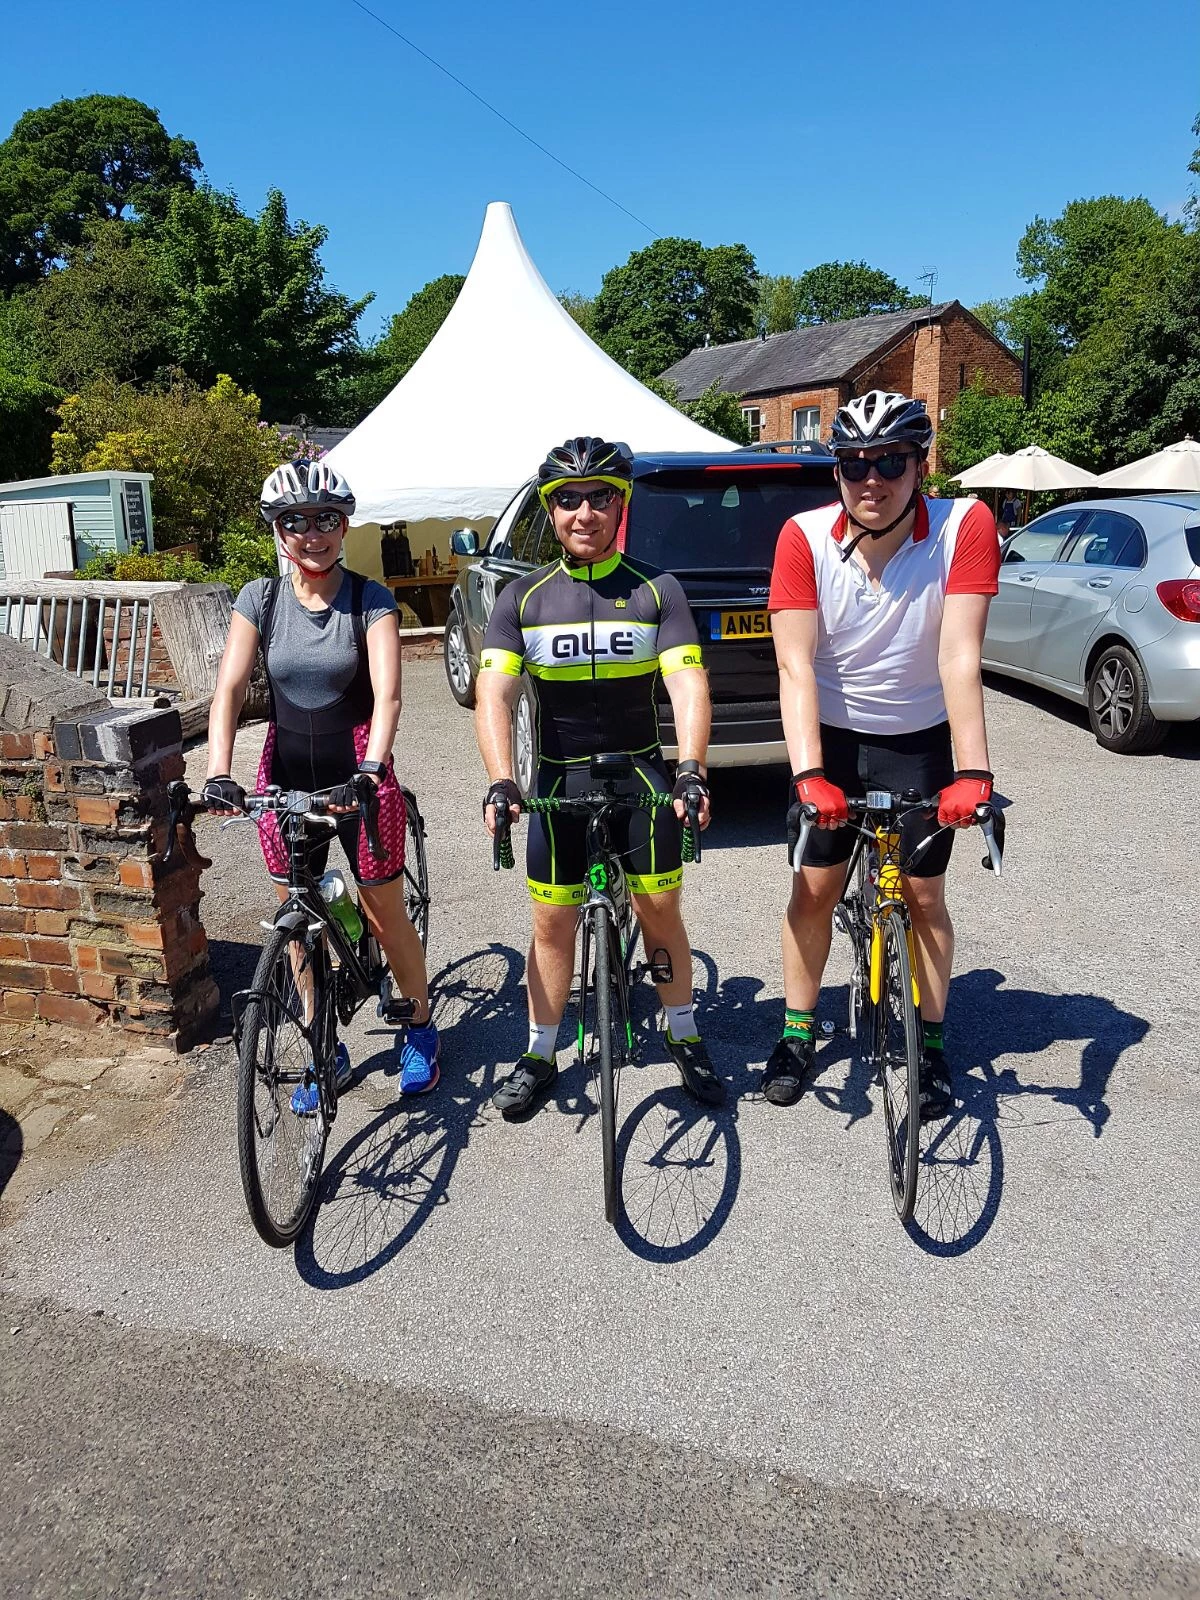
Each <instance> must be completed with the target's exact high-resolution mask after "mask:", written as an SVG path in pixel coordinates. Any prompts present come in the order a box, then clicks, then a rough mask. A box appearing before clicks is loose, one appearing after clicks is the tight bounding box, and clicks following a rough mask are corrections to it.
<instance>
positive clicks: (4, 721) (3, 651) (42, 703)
mask: <svg viewBox="0 0 1200 1600" xmlns="http://www.w3.org/2000/svg"><path fill="white" fill-rule="evenodd" d="M107 705H108V697H107V696H106V695H103V694H101V693H100V691H99V690H98V689H94V688H93V687H92V685H91V684H90V683H88V682H87V680H86V679H84V678H77V677H76V676H75V674H74V673H72V672H64V671H63V669H62V667H60V666H59V664H58V662H57V661H50V660H48V659H47V658H46V657H45V656H39V655H38V654H37V653H36V652H35V651H34V649H33V647H32V646H31V645H30V644H29V643H28V642H25V641H22V640H20V639H14V638H13V637H12V636H11V635H10V634H3V633H0V727H4V728H9V729H12V730H15V731H20V730H22V729H25V728H36V729H39V730H46V731H48V730H49V729H50V728H51V726H52V725H53V723H54V721H55V719H56V718H58V717H80V716H86V715H87V714H88V713H89V712H91V711H97V710H100V709H101V708H104V707H107Z"/></svg>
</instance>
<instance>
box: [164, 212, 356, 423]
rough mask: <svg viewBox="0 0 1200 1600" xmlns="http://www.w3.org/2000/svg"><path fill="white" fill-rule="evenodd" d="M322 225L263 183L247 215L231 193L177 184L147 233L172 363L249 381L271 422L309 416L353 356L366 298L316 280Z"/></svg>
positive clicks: (207, 377) (204, 376)
mask: <svg viewBox="0 0 1200 1600" xmlns="http://www.w3.org/2000/svg"><path fill="white" fill-rule="evenodd" d="M325 238H326V232H325V229H324V228H321V227H315V226H310V225H309V224H308V223H304V222H296V223H293V222H291V221H290V220H289V218H288V212H287V203H286V201H285V200H284V198H283V195H282V194H281V193H280V192H279V191H278V190H277V189H273V190H271V191H270V193H269V194H268V196H267V203H266V205H265V206H264V207H263V209H262V211H261V213H260V214H259V215H258V216H257V217H249V216H247V215H246V214H245V213H244V212H243V211H242V210H241V208H240V207H239V206H238V203H237V201H236V200H235V199H234V197H233V196H232V195H228V194H220V193H218V192H217V191H216V190H214V189H210V188H207V187H202V188H199V189H197V190H195V191H194V192H187V191H177V192H175V193H174V194H173V195H172V196H171V199H170V203H169V205H168V207H167V213H166V216H165V218H164V220H163V223H162V225H161V227H160V228H159V229H158V230H157V233H156V236H155V248H156V250H157V252H158V255H159V258H160V261H161V264H162V270H163V272H164V274H165V276H166V278H167V280H168V281H169V282H170V284H171V286H172V292H173V295H174V299H175V309H174V313H173V318H172V320H173V337H174V347H175V355H176V360H177V362H178V364H179V366H180V367H181V368H182V369H183V370H184V371H185V372H187V373H188V375H189V376H190V377H191V378H193V379H194V380H195V381H196V382H197V383H201V384H206V385H207V384H211V383H213V382H214V381H215V380H216V378H217V375H218V374H219V373H221V372H227V373H231V374H232V375H233V377H234V378H235V379H236V380H237V381H238V382H239V383H243V384H247V385H249V384H251V383H252V384H253V385H254V386H255V390H256V392H257V393H258V395H259V396H260V398H261V400H262V404H263V407H264V409H265V410H266V411H267V413H268V414H269V415H270V416H271V417H273V418H276V419H278V420H280V421H284V420H290V419H291V418H292V417H293V416H294V415H296V413H297V412H299V411H307V412H309V413H313V414H318V413H320V411H321V409H322V401H323V399H324V396H325V394H326V392H327V390H328V389H329V388H331V387H336V385H337V384H338V382H339V381H340V380H341V379H342V378H343V377H344V376H345V374H346V373H347V371H348V370H349V369H351V368H353V367H354V366H355V364H356V363H357V361H358V360H359V347H358V341H357V336H356V333H355V328H356V325H357V322H358V318H359V317H360V316H361V314H362V312H363V310H364V309H365V307H366V306H367V305H369V304H370V300H371V297H370V296H367V297H366V298H365V299H363V300H358V301H351V300H348V299H347V298H346V296H345V295H342V294H338V293H337V292H336V291H335V290H332V289H329V288H327V287H326V286H325V272H324V268H323V267H322V265H321V259H320V254H319V252H320V248H321V246H322V245H323V244H324V243H325Z"/></svg>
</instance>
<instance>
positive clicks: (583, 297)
mask: <svg viewBox="0 0 1200 1600" xmlns="http://www.w3.org/2000/svg"><path fill="white" fill-rule="evenodd" d="M558 303H559V305H560V306H561V307H562V308H563V310H564V311H565V312H566V313H567V315H568V316H569V317H570V318H571V320H572V321H573V322H577V323H578V324H579V326H580V327H581V328H582V329H583V331H584V333H586V334H587V336H588V338H589V339H590V338H592V337H593V335H594V333H595V324H596V297H595V295H591V294H578V293H576V291H575V290H574V289H564V290H563V292H562V293H561V294H560V295H559V297H558Z"/></svg>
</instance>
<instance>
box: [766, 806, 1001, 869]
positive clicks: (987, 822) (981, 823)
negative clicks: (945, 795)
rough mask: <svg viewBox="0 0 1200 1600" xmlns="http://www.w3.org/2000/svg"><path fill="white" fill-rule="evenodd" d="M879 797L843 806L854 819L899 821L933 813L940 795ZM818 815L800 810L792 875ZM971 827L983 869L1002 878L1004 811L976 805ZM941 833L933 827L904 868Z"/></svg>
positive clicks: (812, 810)
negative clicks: (981, 848)
mask: <svg viewBox="0 0 1200 1600" xmlns="http://www.w3.org/2000/svg"><path fill="white" fill-rule="evenodd" d="M881 798H882V796H880V797H875V796H872V797H870V798H855V799H850V798H849V797H848V798H847V800H846V806H847V809H848V810H849V811H850V812H851V813H852V814H853V815H855V816H859V817H864V816H867V815H869V814H870V813H876V814H879V815H885V816H889V817H891V818H893V819H894V820H895V821H897V822H899V821H900V820H902V819H903V818H904V817H907V816H908V815H910V813H911V812H913V811H932V810H934V809H935V808H936V806H937V805H938V802H939V801H940V799H941V796H940V794H934V795H927V796H919V797H910V796H908V795H891V794H889V795H888V796H887V803H886V804H880V799H881ZM819 815H820V813H819V812H818V810H817V808H816V806H814V805H811V804H810V805H806V806H804V807H803V808H802V821H801V823H800V834H799V837H798V838H797V840H796V844H795V848H794V849H793V850H792V856H791V864H792V871H793V872H799V871H800V867H801V864H802V863H803V860H804V850H805V846H806V845H807V844H808V841H809V837H810V836H811V834H812V830H813V825H814V824H815V822H816V820H817V817H818V816H819ZM974 825H975V826H976V827H978V828H979V830H980V832H981V833H982V834H983V838H984V842H985V844H986V845H987V851H988V853H987V855H986V856H985V857H984V859H983V865H984V866H985V867H987V869H988V870H989V871H990V872H994V873H995V874H996V876H997V877H998V878H999V877H1000V876H1001V875H1002V872H1003V864H1004V812H1003V810H1002V809H1001V807H1000V806H999V805H980V806H976V807H975V824H974ZM944 832H945V829H944V828H935V829H934V831H933V832H932V833H931V834H930V835H929V837H928V838H926V839H923V840H922V841H921V843H920V844H919V845H918V846H917V848H916V850H915V851H914V852H913V856H912V859H911V860H910V861H909V863H908V865H909V866H912V864H913V862H915V861H916V859H917V856H919V855H920V854H921V852H922V851H923V850H925V849H927V848H928V846H929V845H930V844H931V843H932V841H933V840H934V839H935V838H936V837H937V835H938V834H939V833H944Z"/></svg>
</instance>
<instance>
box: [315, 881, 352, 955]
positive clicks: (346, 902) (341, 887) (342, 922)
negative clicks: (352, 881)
mask: <svg viewBox="0 0 1200 1600" xmlns="http://www.w3.org/2000/svg"><path fill="white" fill-rule="evenodd" d="M317 887H318V888H319V889H320V891H321V899H322V900H324V902H325V904H326V905H327V906H328V907H329V910H330V912H331V913H332V915H333V918H334V921H335V922H336V923H337V925H338V927H339V928H341V930H342V932H343V933H344V934H345V935H346V937H347V939H349V940H350V942H351V944H357V943H358V941H359V940H360V939H361V938H362V931H363V919H362V917H361V916H360V915H359V910H358V907H357V906H356V905H355V903H354V896H353V895H352V894H351V893H350V891H349V890H348V889H347V888H346V880H345V878H343V877H342V875H341V873H340V872H327V873H326V874H325V876H324V877H323V878H322V879H321V881H320V883H319V884H318V885H317Z"/></svg>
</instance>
